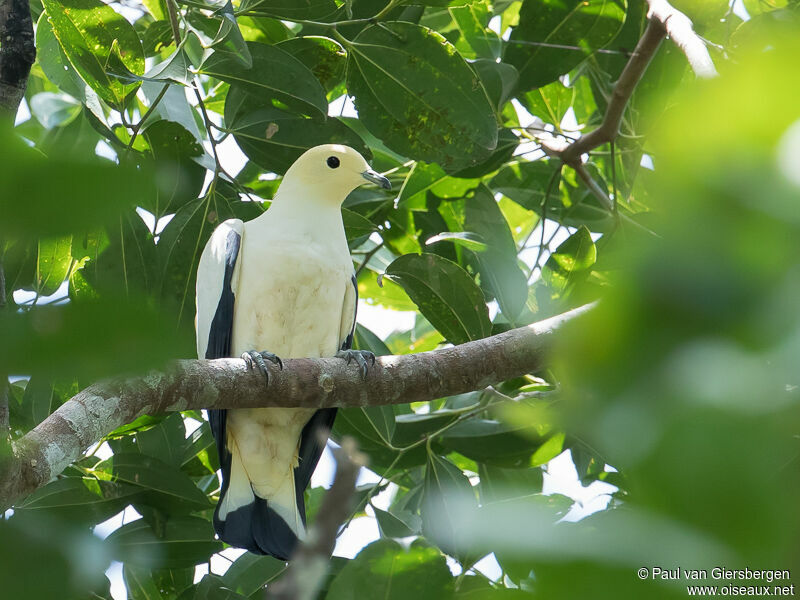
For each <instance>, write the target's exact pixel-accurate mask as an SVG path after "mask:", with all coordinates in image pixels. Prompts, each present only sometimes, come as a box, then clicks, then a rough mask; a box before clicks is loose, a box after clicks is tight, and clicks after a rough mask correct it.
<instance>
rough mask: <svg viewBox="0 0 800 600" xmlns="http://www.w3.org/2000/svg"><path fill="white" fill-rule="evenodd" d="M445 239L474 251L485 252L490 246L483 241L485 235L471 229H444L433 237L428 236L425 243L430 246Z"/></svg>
mask: <svg viewBox="0 0 800 600" xmlns="http://www.w3.org/2000/svg"><path fill="white" fill-rule="evenodd" d="M445 241H447V242H453V243H454V244H456V245H458V246H461V247H463V248H466V249H467V250H472V251H473V252H483V251H484V250H486V249H487V248H488V247H489V246H488V245H487V244H486V242H484V241H483V236H481V235H480V234H478V233H473V232H471V231H443V232H442V233H440V234H438V235H435V236H433V237H432V238H428V239H427V240H426V241H425V245H426V246H430V245H431V244H436V243H438V242H445Z"/></svg>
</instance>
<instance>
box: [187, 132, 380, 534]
mask: <svg viewBox="0 0 800 600" xmlns="http://www.w3.org/2000/svg"><path fill="white" fill-rule="evenodd" d="M331 157H335V159H336V163H338V164H337V165H336V167H331V166H330V165H331V164H333V159H332V158H331ZM376 178H379V176H377V174H375V173H374V172H372V171H370V169H369V165H368V164H367V163H366V161H365V160H364V159H363V157H362V156H361V155H360V154H359V153H358V152H356V151H355V150H353V149H351V148H348V147H346V146H339V145H326V146H318V147H316V148H312V149H311V150H309V151H308V152H306V153H305V154H304V155H303V156H301V157H300V158H299V159H298V160H297V162H295V163H294V165H292V167H291V168H290V169H289V171H288V172H287V173H286V175H285V177H284V179H283V182H282V183H281V186H280V188H279V190H278V192H277V194H276V197H275V199H274V201H273V203H272V205H271V207H270V208H269V209H268V210H267V211H266V212H265V213H264V214H263V215H261V216H260V217H258V218H256V219H254V220H252V221H249V222H247V223H242V222H241V221H237V220H231V221H227V222H226V223H224V224H223V225H221V226H220V227H219V228H218V229H217V230H216V231H215V232H214V234H213V236H212V239H211V240H210V241H209V243H208V245H207V246H206V248H205V250H204V252H203V255H202V257H201V260H200V265H199V268H198V280H197V309H198V312H197V331H198V336H197V342H198V355H199V356H201V357H203V356H205V352H206V347H207V345H208V343H209V342H208V338H209V335H208V331H209V329H210V327H211V323H212V319H213V318H214V314H215V311H216V309H217V302H218V299H219V297H220V289H221V287H222V283H221V279H222V276H221V273H222V266H223V265H224V258H225V257H224V254H225V252H224V248H225V239H226V236H227V235H228V233H229V232H230V231H236V232H238V233H239V234H240V236H241V242H240V248H239V253H238V260H237V261H236V265H235V268H234V270H233V277H232V280H231V289H232V291H233V294H234V296H235V309H234V312H233V323H232V338H231V346H230V350H231V355H233V356H238V355H240V354H242V353H244V352H247V351H251V350H259V351H261V350H265V351H269V352H272V353H274V354H277V355H278V356H279V357H281V358H297V357H308V358H315V357H322V356H333V355H335V354H336V353H337V351H338V350H339V349H340V348H341V347H342V343H343V341H344V340H345V338H346V337H347V336H348V334H349V333H350V331H351V328H352V326H353V321H354V319H355V302H356V293H355V290H354V289H353V283H352V279H351V278H352V275H353V263H352V260H351V258H350V253H349V250H348V247H347V240H346V238H345V232H344V226H343V224H342V219H341V204H342V202H343V200H344V199H345V197H346V196H347V195H348V194H349V193H350V192H351V191H352V190H353V189H355V188H356V187H357V186H358V185H361V184H362V183H365V181H366V179H371V180H373V181H375V180H376ZM382 182H386V180H385V179H383V180H382ZM386 183H387V184H388V182H386ZM314 412H315V411H314V409H289V408H264V409H236V410H229V411H228V413H227V429H226V432H227V449H228V451H229V452H230V454H231V469H230V485H229V488H228V491H227V493H226V494H225V496H224V498H222V499H221V500H220V506H219V509H218V514H219V518H220V519H223V520H224V519H225V518H226V517H227V515H228V514H230V513H231V512H233V511H235V510H237V509H238V508H240V507H242V506H246V505H248V504H250V503H252V502H253V500H254V495H256V496H258V497H260V498H263V499H266V500H268V502H269V504H270V507H271V508H272V509H273V510H275V511H276V512H277V513H278V514H279V515H280V516H281V517H282V518H283V519H284V520H285V521H286V522H287V523H288V525H289V526H290V528H291V529H292V530H293V531H294V533H295V535H297V536H302V535H303V533H304V532H303V524H302V521H301V518H300V514H299V512H298V508H297V504H296V502H295V481H294V468H295V467H296V466H297V460H298V448H299V443H300V434H301V431H302V429H303V427H304V426H305V424H306V422H307V421H308V420H309V418H310V417H311V415H312V414H313V413H314Z"/></svg>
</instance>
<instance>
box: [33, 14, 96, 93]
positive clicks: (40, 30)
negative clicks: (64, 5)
mask: <svg viewBox="0 0 800 600" xmlns="http://www.w3.org/2000/svg"><path fill="white" fill-rule="evenodd" d="M36 61H37V62H38V63H39V66H41V67H42V71H44V74H45V75H46V76H47V79H48V80H49V81H50V82H51V83H53V84H55V85H56V86H58V88H59V89H60V90H62V91H64V92H66V93H67V94H69V95H70V96H72V97H73V98H77V99H79V100H84V99H85V96H86V94H85V90H86V83H85V82H84V81H83V80H82V79H81V77H80V75H78V73H77V72H75V69H74V68H73V67H72V65H71V64H70V62H69V59H68V58H67V55H66V54H64V50H62V49H61V45H60V44H59V43H58V40H57V39H56V36H55V33H53V26H52V25H51V24H50V20H49V19H48V18H47V13H42V15H41V16H40V17H39V20H38V21H37V22H36Z"/></svg>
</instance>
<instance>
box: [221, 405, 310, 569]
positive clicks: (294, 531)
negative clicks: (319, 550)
mask: <svg viewBox="0 0 800 600" xmlns="http://www.w3.org/2000/svg"><path fill="white" fill-rule="evenodd" d="M224 412H225V411H209V417H210V419H209V420H210V421H212V430H214V432H215V437H216V434H217V432H218V431H220V429H221V430H222V431H225V423H224V421H226V420H227V419H226V415H225V414H222V415H219V414H211V413H224ZM219 421H222V423H220V422H219ZM226 441H227V440H226ZM223 450H224V451H220V462H221V466H222V490H221V492H220V499H219V502H218V503H217V507H216V509H215V510H214V529H215V531H216V532H217V535H218V536H219V538H220V539H221V540H222V541H224V542H227V543H228V544H230V545H231V546H236V547H239V548H245V549H247V550H249V551H250V552H254V553H256V554H269V555H271V556H274V557H276V558H279V559H282V560H288V558H289V557H290V556H291V554H292V551H293V550H294V547H295V546H296V545H297V541H298V538H299V539H302V538H303V537H304V535H305V526H304V523H305V506H304V503H303V489H304V487H305V486H303V488H298V486H297V485H296V482H295V469H294V468H293V467H294V466H295V465H291V466H290V468H289V471H288V473H287V474H286V477H285V478H283V480H282V481H281V482H280V483H279V484H278V485H277V486H270V487H269V488H268V489H265V486H254V485H253V484H252V482H251V481H250V477H249V476H248V473H247V471H246V470H245V467H244V463H243V461H242V459H241V457H240V455H239V452H238V449H237V446H236V444H235V443H233V444H230V445H228V444H227V443H226V444H225V447H224V448H223ZM265 498H267V499H265Z"/></svg>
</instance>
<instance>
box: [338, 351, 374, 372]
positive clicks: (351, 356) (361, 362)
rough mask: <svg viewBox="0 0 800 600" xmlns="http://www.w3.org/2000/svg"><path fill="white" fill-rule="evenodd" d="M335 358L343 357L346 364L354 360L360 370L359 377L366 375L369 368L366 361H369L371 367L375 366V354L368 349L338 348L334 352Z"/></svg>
mask: <svg viewBox="0 0 800 600" xmlns="http://www.w3.org/2000/svg"><path fill="white" fill-rule="evenodd" d="M336 358H343V359H344V360H346V361H347V364H348V365H349V364H350V363H351V362H352V361H356V364H358V368H359V369H360V370H361V377H366V376H367V371H368V370H369V367H368V366H367V361H370V362H371V363H372V366H373V367H374V366H375V354H373V353H372V352H370V351H369V350H340V351H339V352H337V353H336Z"/></svg>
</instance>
